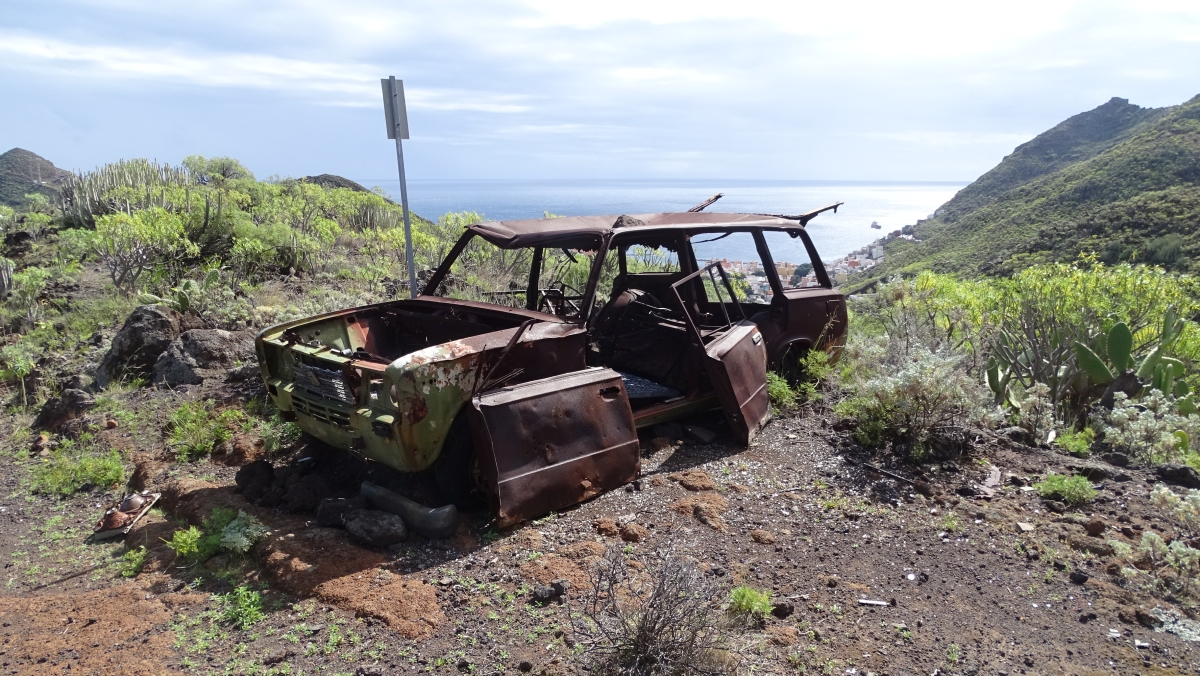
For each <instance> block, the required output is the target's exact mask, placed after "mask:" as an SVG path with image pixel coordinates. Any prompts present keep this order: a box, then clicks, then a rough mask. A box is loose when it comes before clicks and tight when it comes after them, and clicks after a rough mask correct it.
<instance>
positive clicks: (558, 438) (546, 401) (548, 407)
mask: <svg viewBox="0 0 1200 676" xmlns="http://www.w3.org/2000/svg"><path fill="white" fill-rule="evenodd" d="M471 427H472V433H473V435H474V438H475V449H476V453H477V457H478V460H479V468H480V474H481V475H482V479H483V482H484V485H485V488H486V490H487V492H488V493H489V497H490V499H491V500H492V502H493V506H494V507H495V508H496V511H497V513H498V514H499V517H500V522H501V524H503V525H509V524H513V523H517V522H520V521H523V520H526V519H531V518H534V517H537V516H541V515H543V514H546V513H547V512H550V511H552V510H555V509H560V508H562V507H567V506H569V505H573V504H575V503H578V502H582V501H584V500H587V499H589V498H591V497H593V496H595V495H598V494H600V493H603V492H604V491H608V490H611V489H613V488H617V487H619V486H621V485H624V484H626V483H628V482H630V481H632V480H633V479H635V478H636V477H637V474H638V471H639V469H640V456H639V444H638V437H637V430H636V429H635V427H634V422H633V413H632V411H631V409H630V406H629V398H628V395H627V393H626V392H625V386H624V384H623V383H622V381H621V376H620V374H618V373H617V372H616V371H613V370H610V369H606V368H589V369H584V370H581V371H576V372H573V373H567V374H564V375H560V376H553V377H550V378H544V379H541V380H536V381H532V382H528V383H523V384H521V385H515V386H512V387H505V388H501V389H497V390H493V391H490V392H484V393H482V394H480V395H478V396H476V397H475V398H474V399H473V400H472V407H471Z"/></svg>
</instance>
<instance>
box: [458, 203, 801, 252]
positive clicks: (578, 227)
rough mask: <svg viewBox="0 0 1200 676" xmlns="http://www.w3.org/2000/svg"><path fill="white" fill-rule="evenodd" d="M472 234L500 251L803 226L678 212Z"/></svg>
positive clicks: (525, 223) (494, 227)
mask: <svg viewBox="0 0 1200 676" xmlns="http://www.w3.org/2000/svg"><path fill="white" fill-rule="evenodd" d="M467 227H468V229H470V230H471V231H473V232H474V233H475V234H477V235H479V236H480V237H483V238H484V239H486V240H487V241H489V242H491V243H492V244H495V245H496V246H498V247H500V248H503V249H515V248H521V247H528V246H544V247H555V246H572V245H578V243H580V242H591V243H598V242H599V240H600V238H601V237H603V236H604V235H605V234H606V233H609V232H624V231H626V230H628V231H637V232H653V231H663V230H687V229H701V230H721V229H726V228H728V229H730V230H737V229H742V228H760V229H763V230H779V231H789V230H790V231H795V230H802V229H803V226H802V225H800V223H798V222H796V221H795V220H791V219H787V218H780V217H778V216H765V215H762V214H722V213H705V212H691V211H685V212H679V213H662V214H636V215H628V214H622V215H619V216H566V217H563V218H530V219H524V220H516V221H488V222H486V223H476V224H474V225H469V226H467Z"/></svg>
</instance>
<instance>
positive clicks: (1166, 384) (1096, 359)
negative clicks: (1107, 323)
mask: <svg viewBox="0 0 1200 676" xmlns="http://www.w3.org/2000/svg"><path fill="white" fill-rule="evenodd" d="M1183 326H1184V322H1183V320H1182V319H1180V318H1179V317H1178V316H1176V312H1175V308H1173V307H1168V308H1167V310H1166V312H1165V313H1164V315H1163V326H1162V331H1161V332H1160V333H1159V337H1158V344H1157V345H1155V346H1154V347H1153V348H1152V349H1151V350H1150V351H1149V352H1148V353H1146V355H1145V356H1144V357H1142V359H1141V361H1137V360H1135V359H1134V358H1133V354H1132V353H1133V332H1131V331H1130V330H1129V326H1128V325H1127V324H1125V322H1117V323H1116V324H1113V326H1112V328H1110V329H1109V330H1108V332H1107V334H1105V336H1104V341H1103V344H1104V346H1105V348H1106V349H1105V352H1106V353H1107V356H1108V363H1105V361H1104V359H1102V358H1101V357H1100V355H1098V354H1096V351H1095V350H1093V349H1092V348H1090V347H1088V346H1087V345H1086V344H1084V343H1082V342H1079V341H1076V342H1075V357H1076V360H1077V362H1078V364H1079V368H1080V369H1082V371H1083V372H1084V373H1086V374H1087V377H1088V380H1089V381H1090V383H1091V384H1093V385H1107V384H1109V383H1111V382H1113V380H1115V379H1116V378H1117V376H1118V375H1120V374H1122V373H1127V372H1130V371H1132V372H1133V374H1134V375H1136V376H1137V378H1138V381H1139V382H1140V383H1142V385H1143V387H1146V386H1148V387H1150V388H1152V389H1155V390H1158V391H1160V392H1163V393H1164V394H1170V395H1173V396H1175V397H1176V398H1178V399H1179V408H1180V411H1181V412H1183V413H1184V414H1185V415H1186V414H1188V413H1195V412H1196V404H1195V402H1194V399H1193V397H1192V391H1191V387H1190V386H1189V385H1188V384H1187V383H1186V382H1184V381H1183V380H1182V378H1183V376H1184V374H1185V373H1186V369H1185V367H1184V364H1183V362H1181V361H1179V360H1178V359H1175V358H1172V357H1168V356H1166V353H1167V352H1168V351H1169V350H1170V348H1171V346H1172V345H1173V344H1174V343H1175V341H1176V340H1178V338H1179V336H1180V334H1182V333H1183Z"/></svg>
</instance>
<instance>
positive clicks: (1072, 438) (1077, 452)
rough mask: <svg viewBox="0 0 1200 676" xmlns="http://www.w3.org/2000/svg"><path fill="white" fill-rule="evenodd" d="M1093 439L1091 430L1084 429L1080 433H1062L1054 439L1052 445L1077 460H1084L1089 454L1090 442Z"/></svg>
mask: <svg viewBox="0 0 1200 676" xmlns="http://www.w3.org/2000/svg"><path fill="white" fill-rule="evenodd" d="M1095 438H1096V433H1095V432H1094V431H1092V428H1090V427H1086V428H1084V430H1083V431H1082V432H1064V433H1063V434H1061V435H1059V436H1058V437H1057V438H1055V439H1054V443H1055V445H1057V446H1058V447H1059V448H1061V449H1063V450H1064V451H1066V452H1067V453H1070V454H1071V455H1073V456H1075V457H1077V458H1086V457H1087V456H1088V454H1089V453H1090V452H1091V449H1092V441H1093V440H1094V439H1095Z"/></svg>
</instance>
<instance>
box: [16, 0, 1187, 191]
mask: <svg viewBox="0 0 1200 676" xmlns="http://www.w3.org/2000/svg"><path fill="white" fill-rule="evenodd" d="M1197 64H1200V3H1197V2H1195V1H1194V0H1191V1H1186V2H1185V1H1178V2H1176V1H1170V0H1163V1H1158V0H1137V1H1136V2H1106V1H1100V0H1091V1H1085V2H1070V1H1060V0H1035V1H1029V0H1008V1H1006V2H1003V3H1001V2H962V1H961V0H954V1H952V2H905V3H900V2H895V1H894V0H890V1H886V2H837V3H833V2H828V1H827V0H825V1H823V2H798V1H793V2H765V1H758V0H739V1H738V2H729V1H728V0H688V1H687V2H656V1H654V0H606V1H605V2H599V3H586V2H563V1H562V0H557V1H555V0H523V1H520V0H511V1H510V0H494V1H490V2H458V1H456V0H443V1H440V2H427V3H415V2H397V1H382V0H339V1H338V2H328V1H326V2H317V1H312V0H286V1H275V0H260V1H258V2H241V1H236V0H208V1H207V2H203V3H200V2H194V1H191V2H171V1H169V0H152V1H144V0H0V92H2V93H3V95H2V100H3V103H2V104H0V151H2V150H5V149H7V148H9V147H22V148H26V149H28V150H31V151H33V152H36V153H38V154H40V155H42V156H44V157H46V158H48V159H50V160H51V161H52V162H54V163H55V164H57V165H58V166H60V167H65V168H68V169H83V170H87V169H91V168H93V167H95V166H97V165H100V164H103V163H106V162H110V161H114V160H116V159H119V158H131V157H149V158H154V159H158V160H162V161H169V162H178V161H179V160H181V159H182V158H183V157H185V156H187V155H191V154H201V155H206V156H219V155H228V156H233V157H236V158H238V159H240V160H241V161H242V162H243V163H244V164H246V165H247V166H248V167H249V168H250V169H251V170H253V171H254V172H255V174H256V175H258V176H259V177H260V178H265V177H269V176H272V175H277V176H303V175H308V174H316V173H335V174H340V175H344V176H349V177H353V178H357V179H363V180H369V179H371V178H376V177H379V178H389V177H392V176H394V175H395V148H394V145H393V144H392V142H390V141H388V140H387V137H386V131H385V128H384V122H383V110H382V96H381V92H380V87H379V78H380V77H387V76H389V75H394V76H396V77H397V78H399V79H401V80H403V81H404V84H405V91H406V95H407V102H408V112H409V127H410V129H411V134H412V138H411V139H410V140H409V141H407V142H405V157H406V165H407V168H408V175H409V177H410V178H428V179H523V180H524V179H529V180H548V179H589V178H596V179H600V178H621V179H638V178H660V179H670V178H680V179H688V178H732V179H753V180H861V181H870V180H880V181H939V180H940V181H969V180H972V179H974V178H975V177H976V176H978V175H979V174H981V173H983V172H985V171H987V170H988V169H989V168H991V167H992V166H994V165H995V164H996V163H997V162H999V161H1000V159H1002V158H1003V157H1004V156H1005V155H1007V154H1008V153H1010V152H1011V151H1012V149H1013V148H1014V147H1015V146H1017V145H1018V144H1020V143H1022V142H1024V141H1027V140H1029V139H1030V138H1032V137H1033V136H1034V135H1036V134H1037V133H1039V132H1041V131H1043V130H1045V129H1048V128H1049V127H1051V126H1053V125H1054V124H1056V123H1058V122H1060V121H1062V120H1063V119H1065V118H1067V117H1069V116H1071V115H1074V114H1076V113H1079V112H1082V111H1085V110H1089V109H1091V108H1094V107H1096V106H1098V105H1100V104H1102V103H1104V102H1105V101H1107V100H1108V99H1109V98H1111V97H1113V96H1120V97H1122V98H1127V99H1129V100H1130V101H1131V102H1132V103H1135V104H1138V105H1141V106H1147V107H1161V106H1167V105H1173V104H1177V103H1180V102H1182V101H1185V100H1187V99H1190V98H1192V97H1193V96H1196V95H1197V94H1200V68H1197V67H1196V65H1197Z"/></svg>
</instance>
